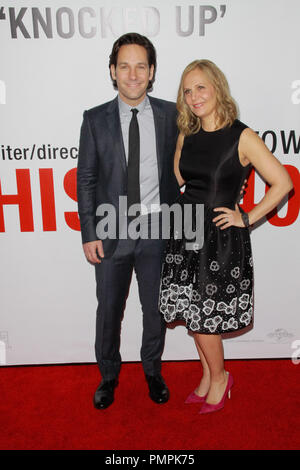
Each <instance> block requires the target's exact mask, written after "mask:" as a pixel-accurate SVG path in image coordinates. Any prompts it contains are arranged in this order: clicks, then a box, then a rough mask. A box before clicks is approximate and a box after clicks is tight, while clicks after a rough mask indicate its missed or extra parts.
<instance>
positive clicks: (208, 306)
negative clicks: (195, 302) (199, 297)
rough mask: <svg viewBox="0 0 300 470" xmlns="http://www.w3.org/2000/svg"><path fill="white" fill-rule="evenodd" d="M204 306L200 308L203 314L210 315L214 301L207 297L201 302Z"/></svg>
mask: <svg viewBox="0 0 300 470" xmlns="http://www.w3.org/2000/svg"><path fill="white" fill-rule="evenodd" d="M203 305H204V308H203V309H202V310H203V312H204V313H205V315H210V314H211V312H212V311H213V309H214V306H215V301H214V300H212V299H207V300H205V301H204V302H203Z"/></svg>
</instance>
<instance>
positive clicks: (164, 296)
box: [160, 289, 170, 299]
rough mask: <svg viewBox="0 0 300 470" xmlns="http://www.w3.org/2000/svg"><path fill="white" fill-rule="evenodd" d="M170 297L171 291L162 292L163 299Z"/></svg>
mask: <svg viewBox="0 0 300 470" xmlns="http://www.w3.org/2000/svg"><path fill="white" fill-rule="evenodd" d="M169 295H170V291H169V289H164V290H162V291H161V293H160V296H161V298H162V299H168V298H169Z"/></svg>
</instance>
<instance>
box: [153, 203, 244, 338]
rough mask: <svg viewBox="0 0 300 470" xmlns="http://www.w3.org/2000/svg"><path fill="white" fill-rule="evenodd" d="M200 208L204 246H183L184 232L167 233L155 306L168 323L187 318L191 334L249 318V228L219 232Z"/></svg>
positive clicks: (233, 326) (228, 328)
mask: <svg viewBox="0 0 300 470" xmlns="http://www.w3.org/2000/svg"><path fill="white" fill-rule="evenodd" d="M216 215H218V214H217V213H216V212H213V210H212V209H211V208H209V207H205V208H204V221H203V227H202V228H203V234H204V243H203V246H202V248H199V246H198V245H197V244H195V245H194V246H193V249H189V250H187V249H186V248H187V245H186V243H187V240H186V239H185V238H184V236H182V237H180V238H178V237H177V234H176V232H175V233H174V230H173V232H172V233H171V237H170V240H168V242H167V246H166V250H165V254H164V261H163V266H162V275H161V286H160V296H159V310H160V312H161V313H162V315H163V316H164V319H165V321H166V322H168V323H171V322H173V321H175V320H183V321H185V324H186V327H187V328H188V329H189V330H191V331H192V332H198V333H205V334H221V333H228V332H233V331H237V330H240V329H242V328H245V327H247V326H249V325H250V323H251V322H252V319H253V262H252V250H251V241H250V234H249V230H248V229H247V228H239V227H229V228H227V229H224V230H221V229H220V228H219V227H216V225H215V223H214V222H212V219H213V218H214V217H216Z"/></svg>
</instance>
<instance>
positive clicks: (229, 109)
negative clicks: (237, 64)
mask: <svg viewBox="0 0 300 470" xmlns="http://www.w3.org/2000/svg"><path fill="white" fill-rule="evenodd" d="M197 68H198V69H200V70H201V71H202V72H204V73H205V74H206V76H207V78H208V80H209V81H210V82H211V84H212V85H213V87H214V89H215V90H216V101H217V105H216V121H217V122H216V126H217V128H220V127H225V126H231V125H232V123H233V121H234V120H235V119H236V118H237V114H238V112H237V106H236V104H235V102H234V99H233V98H232V96H231V94H230V90H229V85H228V82H227V80H226V77H225V75H224V74H223V72H222V71H221V70H220V69H219V68H218V67H217V66H216V65H215V64H214V63H213V62H211V61H210V60H206V59H203V60H194V61H193V62H191V63H190V64H189V65H188V66H187V67H186V68H185V69H184V71H183V74H182V76H181V80H180V85H179V89H178V95H177V110H178V113H179V114H178V118H177V125H178V128H179V130H180V132H181V133H182V134H183V135H185V136H186V135H191V134H196V133H197V132H198V131H199V130H200V128H201V121H200V118H198V117H197V116H196V115H195V114H194V113H193V112H192V111H191V110H190V108H189V106H188V105H187V104H186V102H185V97H184V89H183V82H184V79H185V77H186V75H187V74H188V73H189V72H191V71H192V70H195V69H197Z"/></svg>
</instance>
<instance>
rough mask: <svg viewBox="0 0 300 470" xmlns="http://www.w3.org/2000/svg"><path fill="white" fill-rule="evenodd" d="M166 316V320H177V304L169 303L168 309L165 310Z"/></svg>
mask: <svg viewBox="0 0 300 470" xmlns="http://www.w3.org/2000/svg"><path fill="white" fill-rule="evenodd" d="M164 317H165V320H166V322H168V323H170V322H172V321H173V320H175V317H176V309H175V305H172V304H168V305H167V311H166V312H165V314H164Z"/></svg>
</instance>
